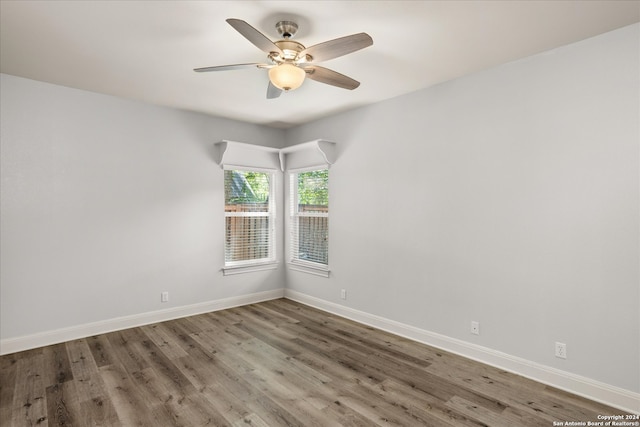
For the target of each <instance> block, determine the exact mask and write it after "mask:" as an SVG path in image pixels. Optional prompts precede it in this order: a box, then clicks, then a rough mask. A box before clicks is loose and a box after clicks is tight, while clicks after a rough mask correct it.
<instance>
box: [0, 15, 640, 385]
mask: <svg viewBox="0 0 640 427" xmlns="http://www.w3.org/2000/svg"><path fill="white" fill-rule="evenodd" d="M639 29H640V26H638V25H635V26H632V27H627V28H624V29H621V30H618V31H614V32H611V33H608V34H605V35H602V36H599V37H596V38H593V39H589V40H585V41H582V42H580V43H577V44H573V45H570V46H567V47H564V48H561V49H557V50H555V51H552V52H548V53H546V54H543V55H537V56H534V57H531V58H527V59H525V60H522V61H518V62H515V63H510V64H506V65H504V66H500V67H497V68H494V69H491V70H487V71H485V72H481V73H477V74H474V75H471V76H468V77H465V78H461V79H458V80H455V81H451V82H448V83H445V84H442V85H439V86H437V87H432V88H429V89H426V90H423V91H420V92H416V93H413V94H409V95H406V96H402V97H399V98H395V99H392V100H389V101H386V102H382V103H379V104H376V105H373V106H369V107H365V108H361V109H358V110H354V111H351V112H348V113H344V114H340V115H337V116H335V117H330V118H326V119H323V120H319V121H316V122H314V123H310V124H308V125H304V126H301V127H298V128H294V129H290V130H288V131H287V132H284V131H281V130H274V129H268V128H264V127H260V126H254V125H250V124H246V123H240V122H234V121H230V120H224V119H219V118H213V117H206V116H203V115H198V114H193V113H187V112H180V111H177V110H172V109H166V108H160V107H154V106H150V105H144V104H140V103H135V102H131V101H126V100H122V99H117V98H113V97H108V96H104V95H98V94H94V93H88V92H83V91H78V90H74V89H69V88H64V87H60V86H53V85H49V84H45V83H39V82H34V81H30V80H25V79H20V78H16V77H12V76H7V75H3V76H2V77H1V80H0V85H1V86H0V89H1V90H0V97H1V98H0V99H1V104H0V108H1V112H2V115H1V117H0V118H1V126H0V132H1V133H0V142H1V150H2V151H1V153H0V158H1V162H2V163H1V165H0V173H1V184H2V186H1V189H0V197H1V199H0V207H1V212H0V219H1V223H0V227H1V228H0V233H1V239H0V243H1V247H0V301H1V302H0V336H1V337H2V339H10V338H13V337H21V336H24V335H29V334H37V333H44V332H47V331H50V330H53V329H56V328H65V327H72V326H76V325H81V324H83V323H90V322H97V321H101V320H109V319H112V318H115V317H118V316H127V315H135V314H137V313H145V312H152V311H154V310H162V309H163V308H166V307H167V305H162V304H161V303H160V301H159V300H160V298H159V295H160V292H161V291H169V292H170V294H171V301H170V303H168V304H169V306H175V307H179V306H185V305H189V304H195V303H199V302H202V301H211V300H217V299H223V298H227V297H233V296H238V295H245V294H250V293H253V292H260V291H264V290H271V289H278V288H281V287H282V286H285V284H286V286H287V287H288V288H290V289H292V290H295V291H298V292H301V293H304V294H306V295H309V296H314V297H317V298H321V299H323V300H326V301H333V302H335V303H341V304H345V305H347V306H349V307H352V308H354V309H358V310H362V311H365V312H367V313H371V314H375V315H378V316H382V317H385V318H388V319H391V320H395V321H398V322H403V323H405V324H408V325H413V326H416V327H418V328H421V329H424V330H427V331H432V332H435V333H439V334H443V335H446V336H448V337H452V338H457V339H460V340H464V341H467V342H471V343H475V344H479V345H481V346H485V347H488V348H490V349H493V350H496V351H501V352H504V353H507V354H510V355H514V356H518V357H521V358H524V359H527V360H531V361H534V362H537V363H540V364H543V365H546V366H551V367H555V368H558V369H561V370H564V371H567V372H573V373H576V374H579V375H582V376H585V377H588V378H592V379H595V380H599V381H602V382H605V383H607V384H611V385H615V386H619V387H622V388H625V389H627V390H632V391H636V392H638V391H640V384H639V382H640V372H639V367H638V360H640V351H639V345H640V310H639V309H638V307H639V305H638V304H639V303H640V293H639V287H640V286H639V281H640V280H639V269H638V263H639V257H640V253H639V249H638V246H639V235H640V233H639V221H640V220H639V218H640V213H639V206H640V201H639V156H640V153H639V139H640V135H639V119H638V116H639V113H640V111H639V106H638V104H639V98H638V95H639V91H640V88H639V84H638V74H639V73H640V66H639V64H638V62H639V58H638V56H639V53H638V52H639V41H638V40H639V35H640V34H639V32H640V30H639ZM318 138H325V139H329V140H333V141H336V142H337V143H338V145H337V148H338V152H339V157H338V161H337V163H336V164H335V165H334V166H333V167H332V168H331V178H330V179H331V200H330V204H331V218H330V227H331V235H330V239H331V249H330V251H331V252H330V265H331V270H332V275H331V277H330V278H329V279H326V278H320V277H316V276H312V275H308V274H304V273H299V272H287V273H286V275H285V274H284V273H283V268H282V267H281V268H279V269H278V270H275V271H266V272H258V273H251V274H243V275H237V276H227V277H223V276H222V275H221V273H220V271H219V269H220V267H221V266H222V259H223V254H222V250H223V246H222V241H223V227H222V226H221V224H223V212H222V206H223V196H222V171H221V170H220V169H219V168H218V167H217V166H216V165H215V164H214V163H213V161H212V156H211V152H212V151H211V144H212V143H213V142H215V141H217V140H221V139H230V140H237V141H243V142H250V143H258V144H265V145H270V146H274V147H279V146H281V144H282V143H283V141H284V142H286V144H287V145H292V144H295V143H299V142H305V141H309V140H314V139H318ZM280 211H282V210H280ZM278 247H279V248H280V250H281V249H282V247H283V245H282V238H280V241H279V244H278ZM340 289H347V291H348V299H347V300H346V301H343V300H340ZM471 320H477V321H479V322H480V324H481V335H480V336H474V335H470V334H469V323H470V321H471ZM554 341H561V342H565V343H566V344H567V346H568V354H569V358H568V359H567V360H560V359H557V358H555V357H554V356H553V345H554V344H553V343H554Z"/></svg>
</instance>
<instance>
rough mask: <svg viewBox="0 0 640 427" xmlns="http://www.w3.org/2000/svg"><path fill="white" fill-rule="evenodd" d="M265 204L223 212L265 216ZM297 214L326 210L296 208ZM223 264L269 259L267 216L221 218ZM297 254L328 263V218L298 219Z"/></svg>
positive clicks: (227, 208) (236, 206)
mask: <svg viewBox="0 0 640 427" xmlns="http://www.w3.org/2000/svg"><path fill="white" fill-rule="evenodd" d="M268 211H269V206H268V204H267V203H243V204H240V203H239V204H228V205H226V206H225V212H243V213H251V212H268ZM299 211H300V212H309V213H310V212H316V213H326V212H328V211H329V208H328V206H324V205H322V206H317V205H300V206H299ZM225 220H226V221H225V222H226V224H225V225H226V227H225V228H226V232H225V239H226V244H225V261H226V262H233V261H247V260H254V259H262V258H268V257H269V238H270V225H269V217H268V216H228V217H226V218H225ZM298 220H299V223H298V225H299V227H298V230H299V232H298V254H299V257H300V259H303V260H306V261H312V262H318V263H321V264H327V263H328V262H329V252H328V247H329V221H328V220H329V218H327V217H315V216H302V217H299V218H298Z"/></svg>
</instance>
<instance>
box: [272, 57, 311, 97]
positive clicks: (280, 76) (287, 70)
mask: <svg viewBox="0 0 640 427" xmlns="http://www.w3.org/2000/svg"><path fill="white" fill-rule="evenodd" d="M305 75H306V73H305V71H304V70H303V69H302V68H300V67H296V66H295V65H292V64H288V63H284V64H280V65H278V66H277V67H273V68H271V69H270V70H269V80H271V83H272V84H273V85H274V86H275V87H277V88H278V89H282V90H284V91H287V90H293V89H297V88H299V87H300V85H301V84H302V82H304V77H305Z"/></svg>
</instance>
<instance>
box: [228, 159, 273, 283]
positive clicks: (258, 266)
mask: <svg viewBox="0 0 640 427" xmlns="http://www.w3.org/2000/svg"><path fill="white" fill-rule="evenodd" d="M223 170H224V171H228V170H235V171H240V172H259V173H266V174H268V175H269V212H226V210H225V211H224V226H225V228H226V226H227V218H229V217H269V256H268V257H266V258H259V259H250V260H242V261H229V262H228V261H227V260H226V256H224V254H225V253H226V244H227V243H226V237H225V242H224V244H225V248H224V252H223V257H224V267H223V268H222V272H223V274H224V275H225V276H228V275H232V274H239V273H248V272H252V271H261V270H274V269H276V268H277V267H278V264H277V262H278V261H277V251H276V249H277V247H276V221H277V212H276V188H278V187H277V182H276V181H277V174H276V170H275V169H265V168H254V167H246V166H234V165H224V166H223ZM223 179H224V174H223ZM224 199H226V197H223V200H224ZM223 209H224V206H223ZM224 235H225V236H226V229H225V234H224Z"/></svg>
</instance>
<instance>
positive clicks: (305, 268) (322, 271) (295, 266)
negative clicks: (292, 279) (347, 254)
mask: <svg viewBox="0 0 640 427" xmlns="http://www.w3.org/2000/svg"><path fill="white" fill-rule="evenodd" d="M289 268H290V269H291V270H295V271H301V272H303V273H308V274H314V275H316V276H321V277H329V266H325V267H319V266H315V265H308V264H302V263H297V262H290V263H289Z"/></svg>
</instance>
